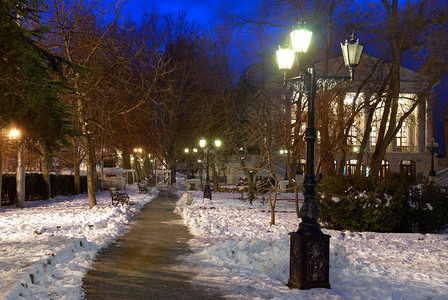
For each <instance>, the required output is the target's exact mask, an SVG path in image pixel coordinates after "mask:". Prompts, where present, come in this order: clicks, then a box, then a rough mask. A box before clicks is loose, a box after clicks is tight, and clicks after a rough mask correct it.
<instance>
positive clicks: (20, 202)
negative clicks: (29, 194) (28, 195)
mask: <svg viewBox="0 0 448 300" xmlns="http://www.w3.org/2000/svg"><path fill="white" fill-rule="evenodd" d="M24 152H25V147H24V143H23V141H20V142H19V151H18V154H17V171H16V191H17V202H16V207H20V208H23V207H25V162H24V156H25V155H24Z"/></svg>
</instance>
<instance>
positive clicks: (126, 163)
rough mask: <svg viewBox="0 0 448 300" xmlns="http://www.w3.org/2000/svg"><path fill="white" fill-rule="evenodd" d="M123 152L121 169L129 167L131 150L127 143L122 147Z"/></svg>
mask: <svg viewBox="0 0 448 300" xmlns="http://www.w3.org/2000/svg"><path fill="white" fill-rule="evenodd" d="M122 151H123V154H122V156H121V167H122V168H123V169H131V168H132V167H131V151H130V149H129V147H128V146H127V145H123V147H122Z"/></svg>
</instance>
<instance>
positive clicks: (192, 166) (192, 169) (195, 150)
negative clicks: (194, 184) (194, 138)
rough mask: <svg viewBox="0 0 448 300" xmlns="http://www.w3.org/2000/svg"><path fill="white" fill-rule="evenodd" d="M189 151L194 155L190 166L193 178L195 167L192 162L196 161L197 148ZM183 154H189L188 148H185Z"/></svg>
mask: <svg viewBox="0 0 448 300" xmlns="http://www.w3.org/2000/svg"><path fill="white" fill-rule="evenodd" d="M191 150H192V152H193V154H194V155H195V156H194V158H193V163H191V164H190V165H191V178H194V167H195V164H194V160H195V159H196V154H197V153H198V149H197V148H193V149H191ZM184 152H185V154H187V155H188V154H189V153H190V149H189V148H185V150H184ZM187 178H188V177H187ZM188 179H190V178H188Z"/></svg>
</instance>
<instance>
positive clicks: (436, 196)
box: [316, 175, 448, 232]
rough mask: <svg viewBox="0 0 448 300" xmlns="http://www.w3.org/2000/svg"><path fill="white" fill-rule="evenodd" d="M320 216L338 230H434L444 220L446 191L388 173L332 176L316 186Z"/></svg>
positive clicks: (436, 230) (446, 200) (447, 198)
mask: <svg viewBox="0 0 448 300" xmlns="http://www.w3.org/2000/svg"><path fill="white" fill-rule="evenodd" d="M316 202H317V205H318V207H319V210H320V220H321V222H323V223H324V224H325V225H326V226H328V227H330V228H333V229H338V230H353V231H377V232H413V231H420V232H438V231H441V230H443V229H444V228H446V226H447V224H448V218H447V211H448V210H447V205H448V194H447V193H444V192H442V191H441V190H440V188H439V187H437V185H436V184H435V183H433V182H431V181H425V182H424V183H423V185H421V186H418V187H412V186H410V185H409V184H408V183H407V181H406V180H405V179H404V178H402V177H400V176H398V175H391V176H389V177H388V178H387V179H386V180H378V181H377V180H372V179H369V178H362V177H346V176H333V177H328V178H325V179H323V180H322V181H321V182H320V183H319V186H318V187H317V196H316Z"/></svg>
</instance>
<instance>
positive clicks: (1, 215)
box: [0, 186, 157, 300]
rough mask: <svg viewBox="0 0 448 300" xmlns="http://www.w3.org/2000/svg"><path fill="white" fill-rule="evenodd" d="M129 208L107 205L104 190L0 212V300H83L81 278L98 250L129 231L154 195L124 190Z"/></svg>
mask: <svg viewBox="0 0 448 300" xmlns="http://www.w3.org/2000/svg"><path fill="white" fill-rule="evenodd" d="M127 192H128V194H129V195H130V197H131V201H132V202H134V205H129V206H121V205H118V206H114V207H112V206H111V205H110V202H111V200H110V194H109V192H108V191H105V192H99V193H97V206H95V207H94V208H93V209H89V202H88V200H87V194H83V195H79V196H76V197H57V198H54V199H51V200H47V201H36V202H26V203H25V208H23V209H18V208H15V207H8V206H6V207H2V208H0V229H1V231H0V299H4V300H16V299H82V295H83V290H82V287H81V286H82V278H83V276H84V275H85V274H86V273H87V271H88V270H89V268H90V265H91V263H92V262H93V259H94V257H95V255H96V254H97V252H98V251H99V250H100V249H101V248H103V247H105V246H106V245H108V244H109V243H111V242H112V241H113V240H115V239H116V238H117V237H118V236H119V235H121V234H123V233H125V232H126V231H128V230H129V228H130V224H132V221H133V215H134V213H135V212H137V211H138V210H140V209H141V208H142V207H143V205H144V204H145V203H147V202H149V201H151V199H153V198H154V197H155V195H156V194H157V191H155V192H152V193H150V194H148V195H142V194H138V189H137V186H134V187H132V189H130V190H129V189H128V190H127Z"/></svg>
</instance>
